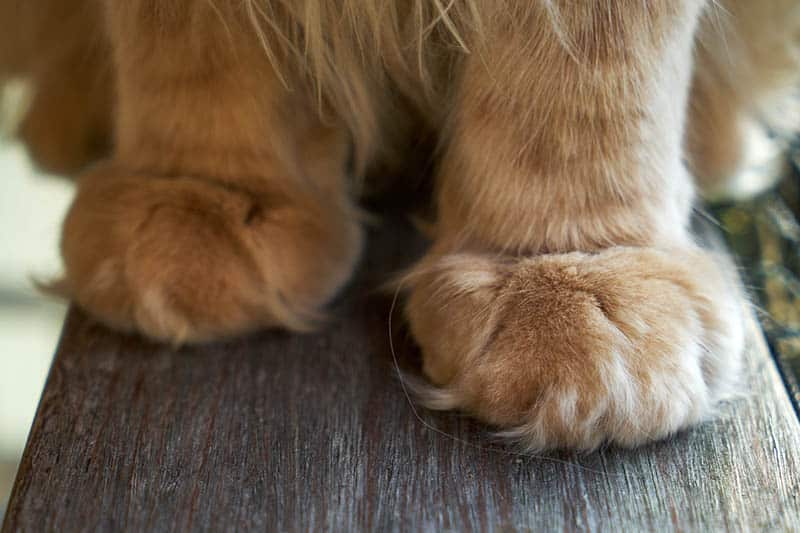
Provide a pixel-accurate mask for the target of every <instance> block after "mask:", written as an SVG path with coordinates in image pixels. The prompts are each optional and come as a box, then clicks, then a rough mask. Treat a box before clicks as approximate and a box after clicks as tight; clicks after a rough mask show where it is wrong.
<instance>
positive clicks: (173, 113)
mask: <svg viewBox="0 0 800 533" xmlns="http://www.w3.org/2000/svg"><path fill="white" fill-rule="evenodd" d="M4 3H7V0H6V2H0V4H4ZM379 4H380V3H377V2H368V1H366V0H331V1H325V2H312V1H310V0H308V1H305V2H304V1H301V0H297V1H272V0H259V1H257V2H256V1H254V2H241V3H239V2H207V1H201V0H178V1H175V2H170V3H158V2H155V1H152V0H131V1H126V2H124V3H123V2H116V3H112V2H105V3H102V2H97V3H95V2H93V1H91V0H87V1H86V2H85V3H84V4H82V5H84V7H85V8H86V11H87V13H86V16H87V17H95V18H94V20H95V23H94V24H90V25H89V26H90V27H91V28H95V27H103V28H104V29H105V31H104V32H103V34H102V35H95V34H93V33H92V32H91V31H88V30H87V32H86V36H85V37H86V39H85V40H83V41H82V40H80V39H78V40H77V41H76V43H74V47H75V48H76V49H78V50H79V51H82V53H83V54H84V57H88V58H92V59H91V61H92V65H94V67H93V69H92V68H87V67H86V65H85V64H84V63H82V62H80V61H78V62H77V63H76V62H75V61H76V60H75V55H74V54H72V55H69V56H68V57H69V58H70V59H69V60H67V59H65V58H62V57H61V56H58V57H56V59H54V60H53V61H52V62H51V64H50V66H51V69H50V70H48V71H47V72H44V71H42V72H39V73H38V76H39V77H40V78H47V79H49V78H51V77H52V76H53V74H52V72H54V71H55V72H58V71H59V69H61V70H62V72H61V74H62V76H64V75H65V74H69V72H68V71H69V68H68V67H69V66H74V65H78V66H80V67H81V68H83V69H86V70H90V71H92V73H88V74H87V73H84V72H82V71H81V75H80V76H72V77H70V76H65V77H64V79H66V80H68V81H66V82H65V87H63V88H62V89H61V90H60V91H55V92H54V93H53V92H52V90H53V85H52V83H50V84H47V83H40V84H39V85H40V87H39V89H38V92H37V93H36V97H35V99H34V107H33V108H32V110H31V112H30V114H29V116H28V118H27V119H26V122H25V123H24V124H23V134H25V136H26V139H27V140H28V142H29V144H30V145H31V146H32V149H33V152H34V154H36V153H37V150H38V152H39V153H40V154H42V157H41V159H43V160H44V161H45V162H48V161H49V162H50V163H51V164H52V165H55V166H58V165H59V164H61V165H62V166H64V167H65V168H66V167H67V166H70V165H71V166H72V167H75V166H76V165H77V163H75V162H78V163H79V162H81V161H83V160H85V159H87V158H88V157H89V155H88V154H91V153H93V152H92V151H91V150H90V148H93V147H96V146H97V143H96V142H94V144H91V145H90V144H89V142H88V140H94V139H95V138H96V137H97V133H96V131H97V130H99V131H100V132H101V134H100V137H101V138H102V137H103V135H102V132H103V131H104V129H105V130H107V129H113V142H112V143H111V144H112V145H113V149H112V150H111V153H110V154H108V155H107V156H106V157H105V159H104V160H103V161H102V162H100V163H97V164H95V165H93V166H92V167H90V168H89V169H88V170H85V171H84V172H83V173H82V174H81V176H80V177H79V179H78V182H77V183H78V193H77V197H76V199H75V203H74V205H73V206H72V209H71V211H70V213H69V215H68V217H67V219H66V222H65V225H64V234H63V241H62V242H63V245H62V249H63V255H64V260H65V266H66V275H65V278H64V280H63V282H61V283H60V285H59V287H60V288H61V289H62V290H63V291H64V292H65V293H66V294H68V295H69V296H70V297H71V298H73V299H74V300H75V301H76V302H77V303H78V304H79V305H81V306H82V307H84V308H85V309H86V310H88V311H89V312H90V313H92V314H93V315H94V316H96V317H97V318H99V319H100V320H102V321H104V322H106V323H108V324H110V325H112V326H114V327H117V328H120V329H123V330H134V331H138V332H141V333H143V334H145V335H147V336H149V337H152V338H155V339H158V340H162V341H165V342H172V343H184V342H201V341H207V340H212V339H215V338H219V337H224V336H230V335H236V334H240V333H243V332H246V331H248V330H253V329H256V328H261V327H284V328H289V329H292V330H304V329H307V328H310V327H313V326H314V324H315V322H316V319H317V317H319V316H320V315H321V313H322V312H323V309H324V305H325V303H326V302H328V301H329V300H330V299H331V298H332V297H333V296H334V295H335V294H336V292H337V291H338V290H339V289H340V288H341V287H342V286H343V284H344V283H346V281H347V280H348V278H349V276H350V275H351V273H352V271H353V269H354V267H355V265H356V263H357V261H358V258H359V256H360V254H361V248H362V244H363V241H362V229H361V217H360V214H359V211H358V208H357V207H356V198H355V193H354V190H355V188H356V187H354V181H353V178H352V174H354V173H355V174H362V173H364V172H365V171H366V169H369V168H371V167H375V165H376V164H379V163H381V164H384V165H386V166H389V167H402V165H403V154H404V151H403V148H404V147H406V146H408V145H410V144H413V139H414V136H415V135H416V133H417V132H418V131H419V129H418V128H424V129H425V130H426V131H428V130H432V131H436V132H437V133H438V135H439V138H440V144H439V146H440V148H439V150H438V152H437V154H438V159H437V165H436V172H435V176H434V178H433V179H435V191H436V192H435V203H436V220H435V224H434V227H433V242H432V244H431V247H430V249H429V251H428V253H427V255H426V256H425V257H424V258H423V259H422V260H421V261H420V263H419V264H418V265H417V266H416V267H415V268H414V269H413V270H412V271H411V272H410V273H409V275H408V276H407V277H406V279H405V281H404V285H405V288H406V289H407V290H408V291H407V292H408V299H407V305H406V317H407V319H408V321H409V324H410V327H411V330H412V332H413V334H414V336H415V338H416V340H417V341H418V343H419V344H420V346H421V348H422V352H423V359H424V367H423V369H424V373H425V375H426V376H427V378H428V379H429V380H430V382H431V383H432V385H431V386H430V387H429V388H427V389H426V390H424V391H422V395H423V396H424V397H425V398H426V399H427V400H428V402H429V404H430V405H432V406H434V407H438V408H446V409H461V410H465V411H467V412H469V413H472V414H474V415H475V416H477V417H478V418H480V419H481V420H484V421H486V422H488V423H490V424H493V425H495V426H498V427H500V428H502V429H504V430H506V432H507V434H509V435H512V436H514V437H516V438H518V439H520V440H521V441H522V442H523V443H524V444H525V445H527V446H528V447H530V448H535V449H545V448H553V447H561V446H565V447H572V448H578V449H592V448H594V447H596V446H598V445H600V444H601V443H603V442H606V441H609V442H613V443H617V444H622V445H636V444H640V443H643V442H646V441H649V440H652V439H657V438H661V437H664V436H666V435H669V434H671V433H673V432H675V431H677V430H679V429H681V428H683V427H686V426H688V425H691V424H693V423H695V422H698V421H700V420H702V419H703V418H704V417H707V416H708V415H710V414H711V413H713V411H714V408H715V406H716V405H717V404H718V403H719V401H720V400H721V399H723V398H724V397H725V396H726V395H728V394H729V393H730V392H731V390H732V387H733V386H734V383H735V382H736V378H737V374H738V369H739V366H740V365H739V362H740V357H741V351H742V342H743V341H742V326H741V308H740V303H739V301H738V299H737V297H736V295H735V292H736V291H735V290H734V288H733V287H731V286H730V280H729V279H728V278H726V276H725V274H724V273H723V271H722V268H721V267H720V266H719V265H718V264H717V261H716V260H715V259H714V258H713V257H712V256H711V255H709V254H708V253H707V252H705V251H703V250H702V249H700V248H699V247H698V246H697V245H696V244H695V243H694V242H693V239H692V237H691V235H690V232H689V228H688V226H689V215H690V211H691V206H692V201H693V198H694V192H693V191H694V189H693V183H692V179H691V177H690V174H689V172H688V171H687V170H686V166H685V163H684V160H683V154H684V149H683V143H684V131H685V126H684V124H685V122H686V117H687V114H686V109H687V102H688V101H689V98H690V89H691V86H692V79H693V76H692V74H693V50H694V43H695V39H696V29H697V27H698V24H699V21H700V19H701V12H702V9H703V7H704V6H703V2H700V1H698V0H654V1H652V2H641V1H639V0H635V1H634V0H631V1H628V0H615V1H611V2H558V1H555V0H542V1H539V2H530V1H523V0H519V1H507V2H505V1H497V2H495V1H492V2H489V1H478V0H472V1H468V0H464V1H463V2H453V3H451V4H448V5H447V6H445V5H440V3H437V2H431V1H428V0H407V1H405V2H396V3H394V4H393V5H392V6H389V7H386V6H383V7H381V6H380V5H379ZM776 4H780V2H776ZM737 5H738V4H737ZM437 6H438V8H437ZM448 6H449V7H448ZM739 7H740V8H741V9H743V10H745V11H746V8H745V7H742V6H739ZM785 9H786V10H787V12H788V10H789V9H790V8H789V6H788V4H787V6H786V7H785ZM28 16H29V17H31V18H32V19H35V18H36V17H35V16H33V15H30V14H29V15H28ZM743 16H746V13H745V15H743ZM38 23H40V24H41V23H42V22H41V21H39V22H38ZM70 24H75V25H76V27H81V25H82V24H86V22H85V19H76V20H72V21H70ZM702 31H707V30H702ZM92 36H94V37H92ZM713 60H714V59H713V57H712V58H708V59H706V61H708V62H712V63H713ZM74 68H77V67H74ZM19 70H20V71H24V70H25V69H24V68H22V67H20V68H19ZM28 74H29V75H30V73H28ZM33 77H34V79H36V76H35V75H34V76H33ZM97 80H100V81H99V82H98V81H97ZM104 80H106V81H105V82H104ZM53 83H54V82H53ZM98 83H99V84H100V87H101V89H100V92H101V93H102V94H106V95H112V94H113V97H111V96H107V97H104V98H99V100H100V101H103V102H105V101H106V100H107V101H108V102H110V103H109V104H108V105H107V106H103V107H102V110H105V113H99V114H98V112H97V110H96V107H93V106H92V104H93V103H94V102H95V101H96V100H97V99H95V98H89V97H88V95H89V94H90V93H89V91H88V89H87V87H91V88H92V90H94V89H95V88H96V87H97V84H98ZM104 83H105V85H104ZM73 85H77V87H73ZM111 86H113V91H112V90H111V89H110V87H111ZM103 87H105V88H106V90H107V92H103V89H102V88H103ZM48 90H50V91H51V92H50V93H48ZM714 91H716V93H715V92H714ZM59 94H61V95H63V94H71V95H73V96H72V100H70V102H69V105H68V106H67V108H68V110H70V111H71V112H72V114H71V115H69V116H72V115H75V116H76V117H79V118H81V119H80V120H79V119H75V120H73V121H71V122H70V121H65V123H66V124H69V125H72V126H73V128H72V129H71V130H70V129H69V128H66V130H67V132H66V133H65V134H63V135H62V136H61V137H63V138H59V134H58V132H57V131H56V132H53V131H49V132H48V131H47V128H45V127H44V126H43V125H42V124H41V122H42V121H43V120H44V119H43V118H42V117H41V115H42V113H45V112H46V110H47V107H46V105H45V104H48V103H49V106H50V108H51V109H62V108H63V107H64V106H63V105H59V101H58V98H59ZM691 98H692V101H693V102H695V101H700V102H702V101H706V100H708V101H713V102H717V101H718V99H724V98H729V99H730V101H731V102H732V103H731V104H730V106H732V107H733V108H735V109H734V112H738V111H739V110H740V109H744V108H745V107H746V106H745V104H744V103H742V102H740V101H739V100H741V98H739V99H738V100H737V99H736V98H738V97H736V98H734V97H733V96H730V95H727V93H725V89H724V86H723V85H722V84H715V83H713V81H708V80H707V79H704V81H703V82H702V83H698V82H695V89H694V93H692V94H691ZM704 99H705V100H704ZM37 102H44V104H42V103H39V104H38V105H39V107H37ZM81 106H86V109H83V108H81ZM89 107H92V109H94V111H92V112H90V110H89ZM76 108H77V111H76ZM43 110H44V111H43ZM37 114H38V115H37ZM98 116H99V117H100V118H97V117H98ZM721 116H722V117H724V118H726V119H727V118H730V117H729V116H728V115H726V114H725V113H721ZM700 117H702V119H701V118H697V119H693V118H692V116H691V115H690V116H689V130H690V132H698V131H699V132H702V131H703V128H706V131H708V130H709V129H711V130H713V128H714V124H717V123H718V122H714V119H715V116H714V115H711V116H710V118H709V115H702V114H701V115H700ZM720 120H721V119H720ZM44 122H47V121H46V120H44ZM726 131H727V130H726ZM691 138H692V137H691V136H690V139H691ZM695 138H699V139H702V140H703V142H705V143H706V144H705V145H702V146H700V144H702V143H699V144H698V143H695V144H694V145H692V146H691V147H690V148H692V149H691V150H690V153H691V154H692V161H691V163H692V167H693V168H695V169H703V171H704V172H705V175H704V177H708V178H709V179H712V178H714V177H715V176H714V175H715V174H724V173H726V172H727V170H726V169H725V168H724V167H725V165H728V166H730V165H735V164H736V157H735V155H732V156H730V157H727V158H726V157H722V156H720V155H719V154H720V153H723V152H724V151H721V150H719V149H717V148H718V147H717V146H716V145H715V144H714V143H713V142H712V141H710V140H709V138H708V137H707V136H706V135H705V134H702V133H696V134H695ZM82 139H85V140H86V141H85V142H81V140H82ZM67 141H69V142H67ZM100 144H101V145H102V143H100ZM59 146H63V147H69V149H70V150H71V152H70V151H67V152H68V153H66V154H64V153H60V150H59V148H58V147H59ZM715 158H716V159H715ZM65 162H66V163H65Z"/></svg>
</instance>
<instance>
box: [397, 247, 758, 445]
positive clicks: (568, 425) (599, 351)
mask: <svg viewBox="0 0 800 533" xmlns="http://www.w3.org/2000/svg"><path fill="white" fill-rule="evenodd" d="M410 279H411V280H412V284H413V290H412V294H411V296H410V300H409V302H408V307H407V315H408V319H409V321H410V324H411V328H412V332H413V334H414V336H415V337H416V339H417V341H418V342H419V344H420V346H421V347H422V351H423V358H424V372H425V374H426V375H427V376H428V378H429V379H430V380H431V381H432V382H433V383H435V384H436V387H431V388H428V387H423V389H422V390H421V398H422V399H423V400H424V401H426V402H427V404H428V405H429V406H430V407H432V408H438V409H460V410H464V411H467V412H469V413H472V414H474V415H476V416H477V417H478V418H480V419H481V420H483V421H485V422H488V423H490V424H492V425H495V426H497V427H499V428H501V430H503V434H504V435H506V436H509V437H512V438H514V439H516V440H519V441H520V442H521V443H522V444H523V445H524V446H525V447H526V448H528V449H531V450H544V449H552V448H573V449H579V450H592V449H594V448H596V447H598V446H599V445H601V444H602V443H604V442H610V443H614V444H618V445H622V446H634V445H638V444H642V443H645V442H648V441H652V440H655V439H660V438H663V437H666V436H668V435H670V434H672V433H674V432H676V431H678V430H680V429H682V428H685V427H687V426H689V425H691V424H694V423H696V422H699V421H701V420H702V419H704V418H705V417H707V416H708V415H709V414H711V413H712V412H713V410H714V408H715V406H716V405H717V404H718V402H719V401H720V400H721V399H723V398H724V397H726V395H728V394H730V393H731V391H732V390H733V386H734V384H735V381H736V378H737V375H738V369H739V365H740V355H741V351H742V344H743V337H742V330H741V317H740V305H739V303H738V300H737V298H736V296H735V295H734V294H733V293H734V292H735V291H731V290H730V288H729V287H726V286H725V279H724V278H723V277H722V275H721V274H720V272H719V271H718V269H717V266H716V265H715V264H714V262H713V260H712V259H711V258H710V257H709V256H708V255H706V254H705V253H704V252H701V251H699V250H694V249H693V250H686V249H684V250H665V251H660V250H656V249H647V248H622V247H620V248H614V249H609V250H606V251H603V252H601V253H597V254H583V253H571V254H563V255H543V256H539V257H533V258H524V259H514V258H509V259H508V260H505V261H504V260H498V259H497V258H496V257H489V256H479V255H467V254H464V255H449V256H443V257H439V258H435V259H429V260H428V261H426V263H424V264H423V265H422V266H420V268H419V269H418V270H417V271H416V272H415V273H414V274H413V275H412V277H411V278H410Z"/></svg>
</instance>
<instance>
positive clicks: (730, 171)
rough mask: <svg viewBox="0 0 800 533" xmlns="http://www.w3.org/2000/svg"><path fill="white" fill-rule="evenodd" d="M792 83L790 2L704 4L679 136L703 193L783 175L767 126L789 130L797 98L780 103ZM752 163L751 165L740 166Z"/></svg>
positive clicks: (739, 192) (742, 189) (794, 42)
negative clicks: (683, 133) (683, 130)
mask: <svg viewBox="0 0 800 533" xmlns="http://www.w3.org/2000/svg"><path fill="white" fill-rule="evenodd" d="M798 83H800V4H798V2H796V1H795V0H761V1H759V2H753V1H750V0H720V1H718V2H715V3H714V4H713V5H710V6H709V8H708V9H707V10H706V12H705V14H704V16H703V20H702V21H701V24H700V28H699V31H698V35H697V46H696V66H695V72H694V76H693V82H692V90H691V93H690V101H689V116H688V126H687V138H686V141H687V142H686V147H687V155H688V160H689V164H690V168H691V170H692V174H693V175H694V176H695V177H696V178H697V183H698V185H699V186H700V188H701V191H702V192H703V195H704V196H706V197H711V198H719V197H742V196H751V195H753V194H757V193H758V192H761V191H762V190H764V189H766V188H768V187H770V186H771V185H773V184H774V182H775V180H777V179H780V178H781V177H782V176H783V175H784V173H783V172H781V170H782V169H781V168H779V166H780V165H781V164H784V163H783V157H782V156H781V154H779V153H778V152H779V149H778V148H779V147H776V146H775V143H774V142H770V141H769V140H768V138H769V136H770V132H768V131H767V129H771V130H774V131H777V132H778V133H779V134H786V136H792V135H794V134H795V133H796V131H797V128H798V126H797V120H798V118H800V117H798V107H797V104H794V112H788V113H787V112H786V110H787V107H789V109H791V107H790V106H791V102H793V101H794V100H796V92H797V87H798ZM769 163H774V164H773V165H772V168H767V165H768V164H769ZM754 166H758V167H759V169H758V171H757V172H748V168H749V167H754ZM776 167H778V168H776Z"/></svg>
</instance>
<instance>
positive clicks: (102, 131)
mask: <svg viewBox="0 0 800 533" xmlns="http://www.w3.org/2000/svg"><path fill="white" fill-rule="evenodd" d="M109 54H110V50H109V47H108V43H107V41H106V39H105V35H104V33H103V30H102V24H101V20H100V9H99V1H98V0H74V1H71V2H61V1H59V0H36V1H35V2H19V1H16V0H0V88H2V85H3V83H4V82H5V81H7V80H8V79H13V80H22V81H25V82H26V87H27V88H29V89H30V94H29V98H28V105H27V106H26V110H25V114H24V115H23V117H22V121H21V123H20V124H19V126H18V131H17V133H18V134H19V137H20V139H21V140H22V141H23V142H24V143H25V145H26V146H27V148H28V152H29V153H30V155H31V157H32V159H33V160H34V162H35V163H36V164H37V165H38V166H39V167H40V168H42V169H43V170H46V171H48V172H53V173H57V174H70V175H72V174H74V173H76V172H78V171H80V170H82V169H83V168H85V167H86V165H87V164H88V163H90V162H92V161H95V160H97V159H98V158H100V157H102V156H104V155H106V154H108V151H109V145H110V137H111V125H110V119H111V109H110V107H111V94H112V92H113V89H112V87H111V79H110V78H111V69H110V65H109V57H108V56H109Z"/></svg>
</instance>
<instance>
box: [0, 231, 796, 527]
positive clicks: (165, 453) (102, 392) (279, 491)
mask: <svg viewBox="0 0 800 533" xmlns="http://www.w3.org/2000/svg"><path fill="white" fill-rule="evenodd" d="M418 249H419V247H418V245H417V244H415V241H413V239H411V237H409V232H408V230H407V229H405V230H398V229H397V228H396V227H394V228H391V229H390V230H388V231H386V232H383V233H378V234H376V235H374V236H373V240H372V250H373V251H372V255H371V256H370V259H369V260H368V261H367V264H366V265H365V267H364V269H363V270H364V272H365V275H362V277H361V280H362V281H361V282H360V283H358V284H357V286H355V287H352V288H351V290H350V291H348V292H349V295H350V296H348V297H347V298H346V299H344V300H343V301H341V302H339V303H337V304H336V305H335V307H334V310H335V312H334V313H333V315H334V316H335V317H337V318H335V319H333V320H332V321H331V323H330V324H329V325H328V327H327V328H326V329H324V330H323V331H321V332H319V333H317V334H313V335H306V336H292V335H288V334H284V333H279V332H265V333H262V334H259V335H255V336H251V337H249V338H245V339H240V340H236V341H231V342H227V343H223V344H217V345H214V346H206V347H199V348H191V349H188V348H187V349H181V350H178V351H173V350H171V349H169V348H166V347H163V346H155V345H152V344H149V343H147V342H144V341H142V340H140V339H138V338H135V337H127V336H123V335H119V334H116V333H112V332H109V331H108V330H106V329H104V328H102V327H100V326H98V325H96V324H93V323H92V322H91V321H90V320H88V319H87V318H86V317H85V316H84V315H83V314H81V313H80V312H78V311H74V310H73V311H72V312H71V313H70V315H69V318H68V320H67V323H66V325H65V327H64V334H63V338H62V340H61V344H60V347H59V349H58V353H57V356H56V358H55V361H54V363H53V367H52V370H51V372H50V376H49V378H48V381H47V385H46V387H45V390H44V394H43V397H42V400H41V404H40V406H39V410H38V413H37V415H36V419H35V422H34V426H33V429H32V432H31V435H30V439H29V442H28V445H27V448H26V451H25V455H24V458H23V461H22V465H21V468H20V471H19V475H18V478H17V481H16V485H15V488H14V492H13V495H12V499H11V501H10V503H9V507H8V511H7V516H6V521H5V523H4V525H3V531H4V532H11V531H18V530H19V531H75V530H93V531H116V530H123V529H124V530H134V531H136V530H143V531H167V530H190V529H191V530H207V531H218V530H278V531H300V530H323V529H328V530H334V531H361V530H365V531H441V530H457V531H477V530H480V531H524V530H534V531H538V530H542V529H547V530H570V531H631V530H684V531H685V530H730V531H741V530H772V531H774V530H785V531H792V530H793V531H799V530H800V426H799V425H798V421H797V419H796V417H795V414H794V412H793V411H792V407H791V405H790V402H789V400H788V398H787V394H786V392H785V390H784V388H783V385H782V383H781V381H780V379H779V377H778V375H777V373H776V370H775V367H774V365H773V363H772V361H771V359H770V358H769V355H768V353H767V350H766V347H765V345H764V342H763V340H762V338H761V336H760V333H759V332H758V330H757V328H756V326H755V324H754V322H752V321H751V322H750V323H749V328H750V332H749V333H750V335H749V348H748V353H747V372H748V374H747V375H748V380H749V389H748V391H749V394H748V396H747V397H745V398H742V399H740V400H737V401H735V402H732V403H731V404H729V405H727V406H725V408H724V409H723V412H722V414H721V416H720V417H719V418H718V419H716V420H714V421H712V422H709V423H707V424H705V425H703V426H701V427H699V428H697V429H695V430H692V431H688V432H685V433H682V434H680V435H678V436H677V437H675V438H673V439H671V440H669V441H667V442H662V443H658V444H655V445H651V446H648V447H646V448H642V449H639V450H636V451H626V450H620V449H605V450H602V451H600V452H598V453H594V454H590V455H584V456H578V455H573V454H556V455H552V456H549V457H546V458H541V457H528V456H522V455H515V454H513V452H512V451H511V450H510V449H508V448H504V447H503V446H502V444H500V443H497V442H493V441H492V439H491V438H490V437H489V436H488V434H487V433H486V431H485V429H484V428H482V427H481V426H479V425H478V424H475V423H473V422H471V421H470V420H468V419H466V418H464V417H462V416H459V415H456V414H432V413H426V412H422V413H421V415H422V416H423V417H424V418H425V420H426V421H428V423H429V424H431V425H432V426H435V427H436V428H438V429H439V430H440V431H441V432H443V433H446V434H447V435H450V436H447V435H444V434H442V433H439V432H437V431H433V430H431V429H430V428H428V427H426V426H425V425H423V424H422V423H421V422H420V421H419V420H418V419H417V418H415V416H414V413H413V411H412V409H411V408H410V405H409V403H408V401H407V399H406V397H405V396H404V394H403V391H402V389H401V387H400V385H399V382H398V380H397V378H396V373H395V371H394V368H393V365H392V358H391V353H390V350H389V342H388V340H389V334H388V328H387V321H388V315H389V308H390V304H391V298H390V297H387V296H385V295H381V294H379V293H377V292H375V291H374V290H373V289H372V288H374V286H375V283H374V282H375V280H374V279H368V278H370V276H369V275H368V274H369V273H374V272H386V270H387V265H394V266H397V265H399V264H402V263H404V262H407V261H408V260H409V259H410V258H412V257H413V256H414V255H415V250H418ZM398 318H399V317H398ZM394 341H395V345H396V347H397V350H398V352H399V353H398V356H399V357H400V359H401V362H402V364H403V366H413V365H414V364H416V360H417V355H416V354H415V352H414V348H413V344H412V343H411V341H410V340H409V339H408V338H407V335H406V334H405V332H404V331H403V330H402V329H398V330H397V331H395V334H394Z"/></svg>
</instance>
